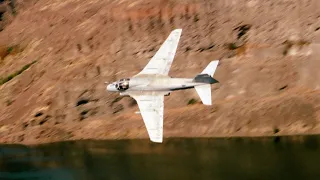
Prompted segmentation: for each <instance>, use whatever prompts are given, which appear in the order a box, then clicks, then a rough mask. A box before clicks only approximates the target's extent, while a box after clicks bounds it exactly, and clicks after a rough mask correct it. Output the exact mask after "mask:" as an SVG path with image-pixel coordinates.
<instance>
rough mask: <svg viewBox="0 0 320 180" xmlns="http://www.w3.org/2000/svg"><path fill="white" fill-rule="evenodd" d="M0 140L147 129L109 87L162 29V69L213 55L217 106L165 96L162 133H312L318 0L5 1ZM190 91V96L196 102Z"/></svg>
mask: <svg viewBox="0 0 320 180" xmlns="http://www.w3.org/2000/svg"><path fill="white" fill-rule="evenodd" d="M0 7H5V8H2V9H1V8H0V15H1V17H2V19H1V23H2V24H3V25H1V27H3V28H2V31H1V32H0V46H1V47H0V57H1V59H0V80H1V81H0V114H1V116H0V142H3V143H12V142H19V143H41V142H49V141H57V140H70V139H88V138H94V139H106V138H111V139H115V138H147V137H148V135H147V132H146V129H145V126H144V124H143V121H142V118H141V117H140V115H139V114H134V112H135V111H136V110H138V107H137V105H136V103H135V101H134V100H132V99H131V98H129V97H124V98H121V97H119V96H118V94H112V93H108V92H106V91H105V87H104V82H105V81H107V82H111V81H115V80H117V79H120V78H123V77H130V76H132V75H134V74H136V73H138V72H139V71H140V70H141V69H142V68H143V67H144V66H145V65H146V63H147V62H148V61H149V60H150V58H151V57H152V56H153V55H154V53H155V52H156V51H157V49H158V48H159V47H160V45H161V44H162V43H163V41H164V40H165V39H166V37H167V36H168V35H169V33H170V31H172V30H173V29H175V28H182V29H183V32H182V36H181V40H180V43H179V46H178V50H177V54H176V56H175V60H174V62H173V65H172V68H171V71H170V76H174V77H193V76H195V75H196V74H197V73H199V72H201V70H202V69H203V68H204V67H205V66H206V65H207V64H208V63H209V62H210V61H211V60H214V59H220V60H221V62H220V64H219V66H218V69H217V71H216V74H215V78H216V79H218V80H219V82H220V83H219V84H215V85H213V86H212V100H213V103H214V104H213V106H210V107H207V106H203V105H202V104H201V102H200V100H199V98H198V96H197V94H196V93H195V91H194V90H193V89H191V90H186V91H180V92H174V93H171V95H170V96H169V97H166V98H165V115H164V136H165V137H177V136H192V137H193V136H200V137H203V136H208V137H215V136H265V135H281V134H310V133H319V132H320V126H319V121H320V118H319V115H320V114H319V113H320V111H319V101H320V96H319V91H318V88H319V87H320V81H319V79H320V73H319V71H318V67H319V65H320V63H319V61H318V60H319V47H320V46H319V45H318V44H317V39H319V37H320V36H319V33H320V10H319V9H320V2H318V0H278V1H276V2H275V1H273V0H236V1H235V0H217V1H209V0H183V1H182V0H148V1H145V0H144V1H142V0H136V1H128V0H122V1H120V0H116V1H115V0H91V1H76V0H68V1H64V2H62V1H58V0H25V1H22V0H20V1H19V0H16V1H3V2H1V5H0ZM194 102H195V103H194Z"/></svg>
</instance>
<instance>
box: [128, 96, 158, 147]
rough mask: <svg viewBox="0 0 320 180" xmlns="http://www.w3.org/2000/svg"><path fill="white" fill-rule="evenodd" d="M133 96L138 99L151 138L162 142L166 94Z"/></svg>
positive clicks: (153, 140)
mask: <svg viewBox="0 0 320 180" xmlns="http://www.w3.org/2000/svg"><path fill="white" fill-rule="evenodd" d="M131 97H132V98H134V99H135V100H136V101H137V104H138V106H139V109H140V113H141V115H142V119H143V121H144V124H145V126H146V128H147V131H148V134H149V138H150V140H151V141H152V142H157V143H162V140H163V107H164V102H163V101H164V96H163V95H136V96H131Z"/></svg>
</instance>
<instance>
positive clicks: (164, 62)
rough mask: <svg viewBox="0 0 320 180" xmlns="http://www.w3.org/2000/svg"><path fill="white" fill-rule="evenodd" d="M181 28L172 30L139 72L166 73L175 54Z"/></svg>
mask: <svg viewBox="0 0 320 180" xmlns="http://www.w3.org/2000/svg"><path fill="white" fill-rule="evenodd" d="M181 33H182V29H175V30H173V31H172V32H171V33H170V35H169V36H168V38H167V39H166V40H165V42H164V43H163V44H162V45H161V47H160V49H159V50H158V51H157V53H156V54H155V55H154V56H153V57H152V59H151V60H150V61H149V63H148V64H147V65H146V66H145V67H144V69H143V70H142V71H141V72H140V73H139V74H161V75H168V73H169V70H170V67H171V64H172V62H173V58H174V56H175V54H176V50H177V47H178V43H179V40H180V36H181Z"/></svg>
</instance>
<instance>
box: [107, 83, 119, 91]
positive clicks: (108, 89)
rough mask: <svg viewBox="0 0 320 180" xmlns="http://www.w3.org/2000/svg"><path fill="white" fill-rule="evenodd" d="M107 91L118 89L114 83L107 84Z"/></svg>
mask: <svg viewBox="0 0 320 180" xmlns="http://www.w3.org/2000/svg"><path fill="white" fill-rule="evenodd" d="M107 91H117V89H116V87H115V86H114V85H113V84H109V85H108V86H107Z"/></svg>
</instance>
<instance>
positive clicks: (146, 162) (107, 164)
mask: <svg viewBox="0 0 320 180" xmlns="http://www.w3.org/2000/svg"><path fill="white" fill-rule="evenodd" d="M319 142H320V137H319V136H304V137H295V138H292V137H281V138H254V139H252V138H250V139H249V138H231V139H210V138H199V139H165V140H164V143H163V144H154V143H151V142H149V140H118V141H116V140H115V141H111V140H110V141H109V140H108V141H92V140H90V141H89V140H88V141H73V142H59V143H52V144H45V145H39V146H35V147H28V146H23V145H0V180H9V179H19V180H27V179H28V180H29V179H30V180H31V179H32V180H34V179H50V180H73V179H76V180H100V179H112V180H122V179H139V180H140V179H141V180H143V179H152V180H158V179H166V180H171V179H172V180H177V179H184V180H189V179H190V180H191V179H192V180H193V179H196V180H200V179H215V180H235V179H236V180H242V179H243V180H251V179H252V180H259V179H261V180H270V179H272V180H275V179H279V180H280V179H281V180H284V179H290V180H300V179H301V180H306V179H315V180H317V179H320V165H319V163H320V149H319Z"/></svg>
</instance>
